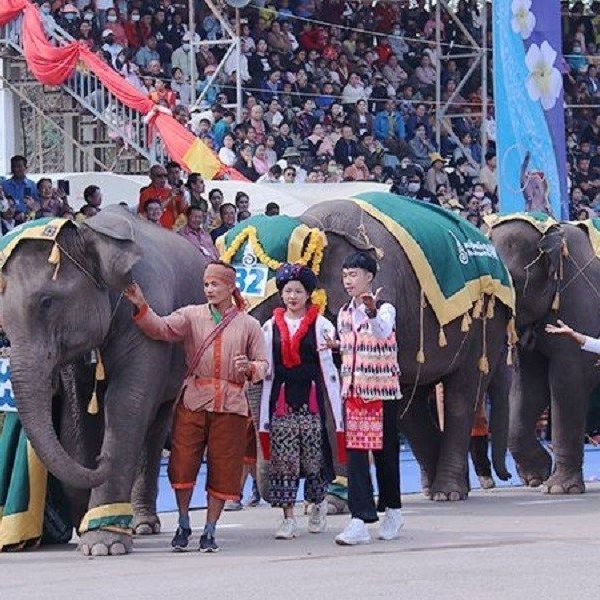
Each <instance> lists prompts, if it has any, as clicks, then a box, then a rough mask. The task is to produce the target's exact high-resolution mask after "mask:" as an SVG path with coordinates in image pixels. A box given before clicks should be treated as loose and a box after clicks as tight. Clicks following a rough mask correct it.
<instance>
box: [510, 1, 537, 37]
mask: <svg viewBox="0 0 600 600" xmlns="http://www.w3.org/2000/svg"><path fill="white" fill-rule="evenodd" d="M530 8H531V0H513V2H512V6H511V10H512V15H513V18H512V30H513V31H514V32H515V33H520V34H521V37H522V38H523V39H524V40H526V39H527V38H529V36H530V35H531V32H532V31H533V29H534V28H535V22H536V21H535V15H534V14H533V13H532V12H531V10H530Z"/></svg>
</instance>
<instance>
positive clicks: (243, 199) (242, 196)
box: [235, 192, 250, 213]
mask: <svg viewBox="0 0 600 600" xmlns="http://www.w3.org/2000/svg"><path fill="white" fill-rule="evenodd" d="M235 208H236V211H237V212H238V213H239V212H240V211H242V210H250V196H248V194H246V192H237V193H236V195H235Z"/></svg>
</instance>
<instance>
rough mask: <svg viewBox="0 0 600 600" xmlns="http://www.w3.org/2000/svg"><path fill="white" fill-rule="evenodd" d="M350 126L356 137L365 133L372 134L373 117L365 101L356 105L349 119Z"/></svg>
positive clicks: (360, 101)
mask: <svg viewBox="0 0 600 600" xmlns="http://www.w3.org/2000/svg"><path fill="white" fill-rule="evenodd" d="M350 125H351V127H352V130H353V131H354V132H356V135H358V137H361V136H362V135H364V134H365V133H373V115H372V114H371V113H370V112H369V106H368V104H367V101H366V100H359V101H358V102H357V103H356V107H355V110H354V114H353V115H352V116H351V117H350Z"/></svg>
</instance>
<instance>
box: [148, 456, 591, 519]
mask: <svg viewBox="0 0 600 600" xmlns="http://www.w3.org/2000/svg"><path fill="white" fill-rule="evenodd" d="M507 466H508V470H509V471H510V472H511V473H512V474H513V478H512V479H511V480H510V481H506V482H505V481H499V480H497V479H496V483H497V484H498V485H499V486H500V487H510V486H519V485H520V480H519V478H518V477H517V474H516V473H517V471H516V468H515V464H514V462H513V460H512V457H511V456H510V455H509V456H508V460H507ZM583 472H584V477H585V480H586V481H599V480H600V447H593V446H586V448H585V457H584V465H583ZM400 473H401V482H402V493H403V494H414V493H419V492H420V491H421V480H420V473H419V466H418V465H417V462H416V460H415V457H414V456H413V454H412V452H411V451H410V450H409V449H405V450H402V452H401V454H400ZM205 485H206V466H205V465H202V469H201V470H200V475H199V476H198V482H197V485H196V489H195V490H194V495H193V497H192V507H193V508H205V507H206V493H205V490H204V488H205ZM250 485H251V483H250V482H248V484H247V485H246V489H245V491H244V496H245V498H248V497H249V496H250V491H251V490H250ZM471 485H472V486H473V488H474V489H477V488H478V487H479V482H478V480H477V477H476V475H475V471H474V470H473V468H472V467H471ZM299 496H300V494H299ZM298 499H299V500H302V498H301V497H299V498H298ZM174 510H176V505H175V497H174V494H173V492H172V490H171V487H170V486H169V480H168V478H167V463H166V461H163V464H162V465H161V469H160V478H159V485H158V511H159V512H170V511H174Z"/></svg>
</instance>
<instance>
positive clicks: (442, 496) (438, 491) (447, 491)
mask: <svg viewBox="0 0 600 600" xmlns="http://www.w3.org/2000/svg"><path fill="white" fill-rule="evenodd" d="M468 496H469V490H468V489H467V487H466V486H465V485H464V484H458V483H455V482H454V483H449V484H447V485H443V484H442V485H440V484H435V485H434V486H433V487H432V489H431V499H432V500H433V501H434V502H458V501H459V500H466V499H467V498H468Z"/></svg>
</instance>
